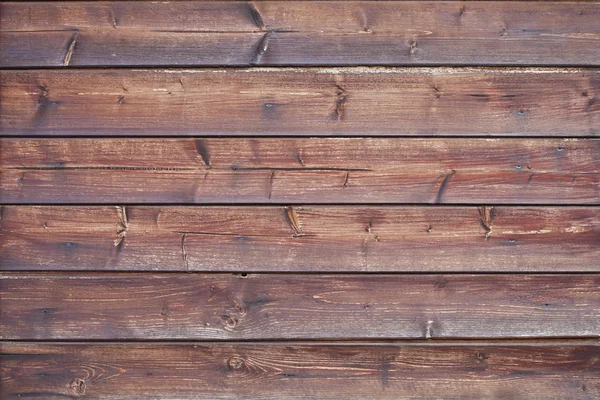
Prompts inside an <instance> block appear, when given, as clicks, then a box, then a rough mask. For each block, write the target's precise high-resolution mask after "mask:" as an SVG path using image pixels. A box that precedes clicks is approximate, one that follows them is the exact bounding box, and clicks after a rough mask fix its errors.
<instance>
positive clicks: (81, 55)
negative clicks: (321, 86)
mask: <svg viewBox="0 0 600 400" xmlns="http://www.w3.org/2000/svg"><path fill="white" fill-rule="evenodd" d="M0 11H1V13H0V15H1V21H0V22H1V27H2V28H1V29H2V30H1V31H0V43H1V45H0V56H1V57H0V60H2V61H1V63H0V66H3V67H23V66H28V67H31V66H33V67H36V66H45V67H48V66H52V67H61V66H124V65H129V66H144V65H145V66H155V65H195V66H211V65H212V66H220V65H235V66H249V65H486V64H495V65H598V64H599V62H600V59H599V56H598V47H599V46H600V25H599V24H598V23H597V21H598V19H599V18H600V4H599V3H596V2H551V3H546V2H544V3H540V2H508V3H507V2H483V3H481V2H467V3H465V2H452V1H449V2H440V1H379V2H371V1H265V2H263V1H259V2H238V1H234V2H230V1H226V2H222V1H189V2H121V1H113V2H44V3H29V2H28V3H21V2H7V3H4V2H3V3H2V5H1V10H0Z"/></svg>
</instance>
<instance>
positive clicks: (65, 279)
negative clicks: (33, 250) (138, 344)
mask: <svg viewBox="0 0 600 400" xmlns="http://www.w3.org/2000/svg"><path fill="white" fill-rule="evenodd" d="M599 285H600V276H598V275H312V274H311V275H278V274H274V275H270V274H256V275H255V274H246V275H236V274H233V275H232V274H209V275H200V274H158V275H149V274H107V273H103V274H90V273H88V274H85V273H79V274H77V275H73V274H70V273H67V274H56V273H55V274H47V273H46V274H44V273H37V274H22V273H12V274H11V273H2V274H1V275H0V297H1V298H2V309H1V310H0V328H1V332H2V338H3V339H5V340H7V339H10V340H15V339H17V340H52V339H64V340H89V339H102V340H115V339H118V340H126V339H144V340H151V339H164V340H169V339H189V340H195V339H205V340H213V339H237V340H248V339H336V340H345V339H419V338H420V339H448V338H454V339H473V338H493V339H497V338H504V339H507V338H541V337H546V338H548V337H549V338H552V337H558V338H564V337H593V338H598V337H600V323H599V321H600V291H599V290H598V287H599Z"/></svg>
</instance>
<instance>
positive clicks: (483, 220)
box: [478, 206, 496, 240]
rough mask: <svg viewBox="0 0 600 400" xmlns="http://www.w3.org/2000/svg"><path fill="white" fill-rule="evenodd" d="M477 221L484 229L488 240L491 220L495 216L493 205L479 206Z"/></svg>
mask: <svg viewBox="0 0 600 400" xmlns="http://www.w3.org/2000/svg"><path fill="white" fill-rule="evenodd" d="M478 210H479V223H480V224H481V226H482V227H483V229H485V239H486V240H489V239H490V237H491V236H492V221H493V220H494V218H495V216H496V210H495V209H494V207H487V206H483V207H479V208H478Z"/></svg>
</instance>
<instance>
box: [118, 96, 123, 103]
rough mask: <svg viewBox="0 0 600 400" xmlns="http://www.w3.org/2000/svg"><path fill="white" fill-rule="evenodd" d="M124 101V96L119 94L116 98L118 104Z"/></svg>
mask: <svg viewBox="0 0 600 400" xmlns="http://www.w3.org/2000/svg"><path fill="white" fill-rule="evenodd" d="M124 101H125V96H119V99H118V100H117V103H118V104H123V102H124Z"/></svg>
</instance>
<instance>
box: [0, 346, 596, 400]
mask: <svg viewBox="0 0 600 400" xmlns="http://www.w3.org/2000/svg"><path fill="white" fill-rule="evenodd" d="M0 346H1V347H0V349H1V351H2V362H3V366H4V368H3V370H2V372H1V374H2V383H3V384H2V386H1V387H0V394H1V395H2V398H3V399H6V400H16V399H22V398H24V397H43V398H44V399H48V400H59V399H63V398H65V397H68V398H85V399H107V400H117V399H118V400H134V399H140V398H148V399H150V398H151V399H158V398H159V399H164V400H176V399H177V400H181V399H186V400H187V399H190V400H191V399H241V398H244V399H245V398H260V399H315V398H319V399H339V398H344V399H350V400H355V399H356V400H358V399H365V398H369V399H399V398H410V399H432V398H436V399H441V398H443V399H448V400H457V399H465V398H468V399H525V400H534V399H536V400H537V399H539V400H542V399H544V400H563V399H573V400H580V399H581V400H583V399H588V400H592V399H597V398H598V396H599V395H600V378H599V376H600V374H599V372H600V369H599V364H598V359H599V356H600V351H599V347H598V346H597V345H590V344H587V345H586V344H577V343H576V344H569V343H568V342H567V343H560V342H559V343H556V344H536V343H532V344H520V345H517V344H504V345H501V344H485V343H472V344H440V345H421V344H412V345H411V344H403V345H369V344H310V345H306V344H304V345H302V344H295V343H289V344H284V343H282V344H253V345H249V344H243V343H239V344H225V343H224V344H17V343H10V344H6V343H5V344H2V345H0Z"/></svg>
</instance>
